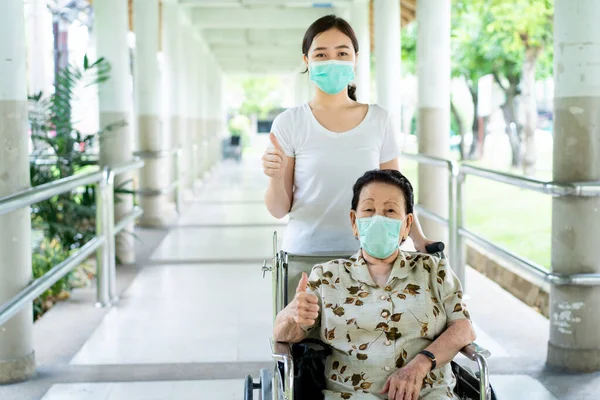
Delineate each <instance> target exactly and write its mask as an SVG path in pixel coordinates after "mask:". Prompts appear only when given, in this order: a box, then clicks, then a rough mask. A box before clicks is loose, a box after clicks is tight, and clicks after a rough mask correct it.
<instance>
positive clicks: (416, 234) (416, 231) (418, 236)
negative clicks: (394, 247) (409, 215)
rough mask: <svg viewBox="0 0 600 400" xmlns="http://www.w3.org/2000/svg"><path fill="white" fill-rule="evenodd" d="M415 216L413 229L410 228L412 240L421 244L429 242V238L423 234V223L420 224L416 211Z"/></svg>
mask: <svg viewBox="0 0 600 400" xmlns="http://www.w3.org/2000/svg"><path fill="white" fill-rule="evenodd" d="M413 215H414V216H415V217H414V218H413V224H412V227H411V228H410V232H409V234H408V236H410V238H411V239H412V240H413V242H415V243H421V242H423V241H425V240H427V238H426V237H425V235H424V234H423V228H421V223H420V222H419V218H418V216H417V212H416V211H415V212H414V214H413Z"/></svg>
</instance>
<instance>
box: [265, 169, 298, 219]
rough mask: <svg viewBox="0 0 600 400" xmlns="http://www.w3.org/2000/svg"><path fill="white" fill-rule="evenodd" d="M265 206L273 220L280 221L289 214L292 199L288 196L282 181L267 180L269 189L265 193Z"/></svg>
mask: <svg viewBox="0 0 600 400" xmlns="http://www.w3.org/2000/svg"><path fill="white" fill-rule="evenodd" d="M265 205H266V206H267V209H268V210H269V212H270V213H271V215H272V216H274V217H275V218H278V219H281V218H283V217H285V216H286V215H288V214H289V212H290V209H291V208H292V199H291V196H290V195H289V194H288V192H287V190H286V188H285V183H284V180H283V179H274V178H271V179H270V180H269V187H268V188H267V191H266V193H265Z"/></svg>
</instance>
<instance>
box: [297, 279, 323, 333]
mask: <svg viewBox="0 0 600 400" xmlns="http://www.w3.org/2000/svg"><path fill="white" fill-rule="evenodd" d="M307 286H308V275H306V273H305V272H303V273H302V279H300V282H299V283H298V287H297V288H296V296H294V300H292V302H291V303H290V311H291V315H292V317H293V319H294V322H295V323H296V324H298V325H299V326H306V327H310V326H313V325H314V324H315V322H316V320H317V318H318V317H319V299H318V297H317V296H315V295H314V294H312V293H306V287H307Z"/></svg>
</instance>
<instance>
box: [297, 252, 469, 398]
mask: <svg viewBox="0 0 600 400" xmlns="http://www.w3.org/2000/svg"><path fill="white" fill-rule="evenodd" d="M307 292H308V293H313V294H315V295H316V296H317V297H318V298H319V307H320V318H318V319H317V323H316V324H315V325H314V326H313V327H311V328H306V330H307V331H309V332H310V331H312V332H310V334H309V336H317V335H316V334H317V329H318V333H319V335H318V336H320V339H321V340H322V341H324V342H325V343H328V344H329V345H331V346H332V347H333V354H332V355H331V356H330V357H329V358H328V360H327V363H326V366H325V373H326V376H327V389H326V390H325V391H324V392H323V393H324V395H325V399H326V400H330V399H352V400H367V399H370V400H373V399H379V398H382V399H387V394H384V395H382V394H379V392H381V390H383V386H384V385H385V383H386V381H387V379H388V377H389V376H390V375H391V374H392V373H393V372H394V370H395V369H396V368H401V367H402V366H404V365H406V364H407V363H408V362H409V361H410V360H412V359H413V358H414V357H415V356H416V355H417V354H418V353H419V352H420V351H421V350H424V349H425V348H426V347H427V346H429V345H430V344H431V343H432V342H433V341H434V340H435V339H436V338H437V337H438V336H439V335H440V334H441V333H442V332H443V331H444V330H445V329H446V326H447V324H448V322H450V321H455V320H459V319H465V318H470V317H469V313H468V311H467V309H466V307H465V304H464V303H463V301H462V288H461V285H460V282H459V280H458V278H457V277H456V275H455V274H454V272H453V271H452V269H451V268H450V267H449V266H448V264H447V262H446V260H443V259H439V258H437V257H433V256H430V255H426V254H419V253H408V252H404V251H400V254H399V256H398V258H397V259H396V261H395V263H394V266H393V268H392V271H391V274H390V277H389V280H388V282H387V285H386V286H385V287H383V288H382V287H379V286H378V285H376V284H375V283H374V282H373V279H372V278H371V275H370V274H369V270H368V268H367V263H366V261H365V260H364V259H363V258H362V256H361V252H360V251H359V252H358V253H357V254H356V255H354V256H352V257H350V259H348V260H333V261H330V262H328V263H326V264H323V265H316V266H315V267H314V268H313V270H312V272H311V274H310V276H309V283H308V289H307ZM454 385H455V378H454V375H453V373H452V371H451V368H450V364H446V365H444V366H441V367H439V368H437V369H435V370H434V371H432V372H430V373H429V374H428V375H427V377H426V378H425V380H424V381H423V389H422V390H421V394H420V396H419V399H427V400H432V399H448V398H451V399H453V398H456V396H455V395H454V394H453V393H452V390H453V388H454Z"/></svg>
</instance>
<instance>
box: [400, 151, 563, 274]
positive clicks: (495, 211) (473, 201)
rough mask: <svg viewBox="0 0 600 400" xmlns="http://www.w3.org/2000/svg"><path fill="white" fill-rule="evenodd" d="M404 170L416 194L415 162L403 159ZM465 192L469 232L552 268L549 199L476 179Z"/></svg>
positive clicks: (466, 185)
mask: <svg viewBox="0 0 600 400" xmlns="http://www.w3.org/2000/svg"><path fill="white" fill-rule="evenodd" d="M401 170H402V172H403V173H404V174H405V175H406V176H407V177H408V178H409V179H410V181H411V183H413V185H414V186H415V195H416V193H418V182H417V164H416V162H413V161H409V160H401ZM544 178H545V177H544ZM464 189H465V193H464V194H465V199H464V200H465V206H464V210H465V221H466V222H465V223H466V228H467V229H469V230H470V231H472V232H474V233H477V234H479V235H481V236H483V237H484V238H486V239H488V240H490V241H492V242H494V243H495V244H497V245H499V246H501V247H503V248H505V249H507V250H510V251H512V252H514V253H515V254H517V255H519V256H521V257H524V258H526V259H528V260H531V261H534V262H536V263H538V264H539V265H541V266H544V267H546V268H548V269H550V235H551V217H552V209H551V207H552V199H551V197H550V196H547V195H544V194H541V193H536V192H532V191H529V190H524V189H519V188H516V187H513V186H509V185H505V184H503V183H498V182H492V181H489V180H486V179H482V178H478V177H475V176H468V177H467V180H466V182H465V186H464ZM417 197H418V196H417ZM416 200H417V199H416Z"/></svg>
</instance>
